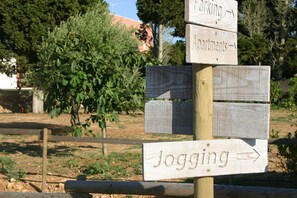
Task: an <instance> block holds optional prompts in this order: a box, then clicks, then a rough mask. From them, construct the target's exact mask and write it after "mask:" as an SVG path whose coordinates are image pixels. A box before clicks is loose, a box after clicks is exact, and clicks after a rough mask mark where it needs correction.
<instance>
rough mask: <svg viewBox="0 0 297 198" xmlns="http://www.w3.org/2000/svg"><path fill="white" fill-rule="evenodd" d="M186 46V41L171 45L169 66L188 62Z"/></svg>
mask: <svg viewBox="0 0 297 198" xmlns="http://www.w3.org/2000/svg"><path fill="white" fill-rule="evenodd" d="M185 55H186V44H185V42H184V41H177V42H176V43H175V44H171V45H170V51H169V54H168V56H169V57H170V58H169V61H168V64H169V65H182V64H185V62H186V60H185V59H186V57H185Z"/></svg>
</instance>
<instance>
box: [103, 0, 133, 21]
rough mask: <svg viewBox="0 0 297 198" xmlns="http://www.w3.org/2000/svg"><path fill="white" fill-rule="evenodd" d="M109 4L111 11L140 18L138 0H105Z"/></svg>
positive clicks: (131, 17) (128, 16)
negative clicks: (137, 6) (137, 7)
mask: <svg viewBox="0 0 297 198" xmlns="http://www.w3.org/2000/svg"><path fill="white" fill-rule="evenodd" d="M105 1H106V2H107V3H108V4H109V9H110V12H112V13H115V14H117V15H120V16H123V17H127V18H130V19H134V20H139V18H138V16H137V9H136V0H105Z"/></svg>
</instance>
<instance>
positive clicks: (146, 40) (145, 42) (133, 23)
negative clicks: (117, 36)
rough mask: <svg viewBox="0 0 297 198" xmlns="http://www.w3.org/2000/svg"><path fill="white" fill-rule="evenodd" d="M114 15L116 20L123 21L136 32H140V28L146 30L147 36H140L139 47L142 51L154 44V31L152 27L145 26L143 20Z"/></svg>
mask: <svg viewBox="0 0 297 198" xmlns="http://www.w3.org/2000/svg"><path fill="white" fill-rule="evenodd" d="M112 15H113V20H114V22H118V23H122V24H124V25H125V26H126V27H127V28H131V29H132V28H133V29H135V33H137V32H139V30H140V31H142V32H145V36H144V37H142V39H139V38H138V39H139V45H138V49H139V51H140V52H144V51H147V50H149V49H150V48H151V47H152V46H153V32H152V28H151V27H149V26H147V27H145V28H144V27H143V23H142V22H141V21H137V20H134V19H129V18H126V17H122V16H119V15H116V14H112ZM135 36H136V35H135Z"/></svg>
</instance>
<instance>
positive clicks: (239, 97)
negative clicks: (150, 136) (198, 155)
mask: <svg viewBox="0 0 297 198" xmlns="http://www.w3.org/2000/svg"><path fill="white" fill-rule="evenodd" d="M213 75H214V78H213V98H214V104H213V135H214V136H221V137H238V138H258V139H268V136H269V115H270V104H268V103H269V100H270V98H269V95H270V78H269V77H270V67H269V66H220V67H215V68H214V70H213ZM146 76H147V79H146V97H147V98H151V99H153V98H158V99H159V100H151V101H148V102H146V104H145V132H149V133H167V134H193V128H192V125H193V116H192V109H193V108H192V101H191V98H192V68H191V66H182V67H179V66H164V67H159V66H152V67H147V71H146ZM160 99H170V100H173V101H168V100H167V101H164V100H160ZM175 99H179V100H175ZM180 99H182V100H184V101H180Z"/></svg>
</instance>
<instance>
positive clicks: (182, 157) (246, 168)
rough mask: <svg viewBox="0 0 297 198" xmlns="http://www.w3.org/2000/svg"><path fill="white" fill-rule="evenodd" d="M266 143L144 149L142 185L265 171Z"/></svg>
mask: <svg viewBox="0 0 297 198" xmlns="http://www.w3.org/2000/svg"><path fill="white" fill-rule="evenodd" d="M267 153H268V144H267V140H257V139H253V140H252V139H249V140H242V139H227V140H223V139H221V140H198V141H180V142H165V143H147V144H144V145H143V175H144V180H145V181H152V180H162V179H174V178H184V177H204V176H216V175H230V174H245V173H261V172H266V171H268V156H267V155H268V154H267Z"/></svg>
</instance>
